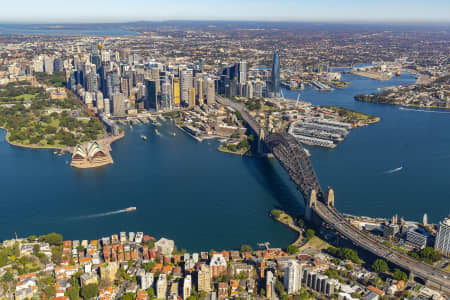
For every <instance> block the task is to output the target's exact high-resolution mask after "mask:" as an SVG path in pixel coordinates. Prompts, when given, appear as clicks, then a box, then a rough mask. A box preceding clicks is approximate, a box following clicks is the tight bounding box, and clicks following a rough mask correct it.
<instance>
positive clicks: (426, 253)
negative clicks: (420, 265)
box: [418, 247, 441, 263]
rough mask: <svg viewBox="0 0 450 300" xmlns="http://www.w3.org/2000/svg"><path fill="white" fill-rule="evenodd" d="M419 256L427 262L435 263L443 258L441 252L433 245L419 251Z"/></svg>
mask: <svg viewBox="0 0 450 300" xmlns="http://www.w3.org/2000/svg"><path fill="white" fill-rule="evenodd" d="M418 254H419V257H420V259H422V260H423V261H425V262H427V263H434V262H436V261H438V260H440V259H441V254H440V253H439V252H437V251H436V250H435V249H434V248H433V247H425V248H423V249H421V250H420V251H419V253H418Z"/></svg>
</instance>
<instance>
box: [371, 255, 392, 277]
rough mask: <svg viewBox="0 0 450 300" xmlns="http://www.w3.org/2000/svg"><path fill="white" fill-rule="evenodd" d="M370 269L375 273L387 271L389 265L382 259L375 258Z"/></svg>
mask: <svg viewBox="0 0 450 300" xmlns="http://www.w3.org/2000/svg"><path fill="white" fill-rule="evenodd" d="M372 269H373V270H374V271H375V272H377V273H385V272H387V271H389V266H388V264H387V262H386V261H385V260H384V259H380V258H379V259H377V260H375V261H374V262H373V264H372Z"/></svg>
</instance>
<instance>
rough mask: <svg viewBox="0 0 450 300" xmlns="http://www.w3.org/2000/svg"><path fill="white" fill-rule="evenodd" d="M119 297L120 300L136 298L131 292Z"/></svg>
mask: <svg viewBox="0 0 450 300" xmlns="http://www.w3.org/2000/svg"><path fill="white" fill-rule="evenodd" d="M120 299H121V300H134V299H136V295H135V294H133V293H126V294H125V295H123V296H122V297H121V298H120Z"/></svg>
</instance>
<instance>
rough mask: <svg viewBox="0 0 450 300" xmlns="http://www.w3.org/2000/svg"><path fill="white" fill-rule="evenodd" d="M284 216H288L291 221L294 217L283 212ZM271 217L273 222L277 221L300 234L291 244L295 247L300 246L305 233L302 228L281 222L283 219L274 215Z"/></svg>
mask: <svg viewBox="0 0 450 300" xmlns="http://www.w3.org/2000/svg"><path fill="white" fill-rule="evenodd" d="M283 214H286V215H287V216H289V217H290V218H291V219H293V218H292V216H291V215H289V214H287V213H286V212H285V211H283ZM269 215H270V216H271V217H272V219H273V220H275V221H277V222H279V223H281V224H283V225H285V226H287V227H289V228H290V229H291V230H293V231H295V232H297V233H298V237H297V238H296V239H295V241H294V242H292V243H290V245H295V246H298V245H300V243H301V241H302V240H303V232H302V229H301V228H300V227H298V226H297V225H294V224H290V223H285V222H283V221H281V219H278V218H276V217H275V216H274V215H272V213H270V214H269Z"/></svg>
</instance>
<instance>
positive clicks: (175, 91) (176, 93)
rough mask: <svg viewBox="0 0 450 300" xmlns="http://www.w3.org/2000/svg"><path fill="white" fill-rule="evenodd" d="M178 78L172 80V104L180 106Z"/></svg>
mask: <svg viewBox="0 0 450 300" xmlns="http://www.w3.org/2000/svg"><path fill="white" fill-rule="evenodd" d="M180 101H181V100H180V78H179V77H175V78H174V79H173V104H174V105H175V106H180Z"/></svg>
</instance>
